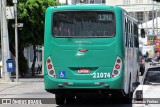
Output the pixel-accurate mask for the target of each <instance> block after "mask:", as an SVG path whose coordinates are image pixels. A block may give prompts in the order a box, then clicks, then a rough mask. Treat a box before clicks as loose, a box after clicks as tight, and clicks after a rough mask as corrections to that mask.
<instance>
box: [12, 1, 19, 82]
mask: <svg viewBox="0 0 160 107" xmlns="http://www.w3.org/2000/svg"><path fill="white" fill-rule="evenodd" d="M13 3H14V10H15V11H14V15H15V49H16V51H15V53H16V54H15V55H16V56H15V57H16V82H18V30H17V27H18V23H17V0H13Z"/></svg>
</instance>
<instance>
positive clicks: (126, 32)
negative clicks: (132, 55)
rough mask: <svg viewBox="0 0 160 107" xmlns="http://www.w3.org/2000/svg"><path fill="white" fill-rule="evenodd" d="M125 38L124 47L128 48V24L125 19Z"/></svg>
mask: <svg viewBox="0 0 160 107" xmlns="http://www.w3.org/2000/svg"><path fill="white" fill-rule="evenodd" d="M125 38H126V40H125V41H126V47H128V23H127V19H125Z"/></svg>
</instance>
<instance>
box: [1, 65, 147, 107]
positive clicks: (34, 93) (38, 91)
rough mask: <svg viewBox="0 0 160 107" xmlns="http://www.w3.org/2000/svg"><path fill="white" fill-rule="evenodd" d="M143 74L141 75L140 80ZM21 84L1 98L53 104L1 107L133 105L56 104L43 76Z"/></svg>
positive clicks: (108, 106)
mask: <svg viewBox="0 0 160 107" xmlns="http://www.w3.org/2000/svg"><path fill="white" fill-rule="evenodd" d="M147 66H149V63H146V68H147ZM141 79H142V76H140V80H141ZM21 82H22V83H21V84H20V85H18V86H16V87H12V88H8V89H5V90H2V91H0V100H2V98H3V99H4V98H5V99H6V98H12V100H13V99H16V98H25V99H27V98H36V99H37V98H38V99H43V100H44V99H45V100H47V101H51V103H53V104H23V105H20V104H1V105H0V107H22V106H23V107H132V104H116V103H113V102H110V100H107V101H104V100H103V101H102V100H99V101H97V100H89V99H87V100H86V101H82V102H80V101H79V102H77V103H75V104H73V105H62V106H59V105H56V104H55V95H54V94H51V93H48V92H46V91H45V90H44V83H43V78H33V79H26V80H25V79H24V80H21Z"/></svg>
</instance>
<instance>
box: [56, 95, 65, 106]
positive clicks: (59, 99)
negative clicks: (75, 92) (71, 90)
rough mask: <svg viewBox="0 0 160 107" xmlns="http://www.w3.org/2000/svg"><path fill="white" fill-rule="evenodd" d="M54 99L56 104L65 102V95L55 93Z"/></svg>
mask: <svg viewBox="0 0 160 107" xmlns="http://www.w3.org/2000/svg"><path fill="white" fill-rule="evenodd" d="M55 97H56V98H55V100H56V104H57V105H63V104H65V96H64V95H62V94H55Z"/></svg>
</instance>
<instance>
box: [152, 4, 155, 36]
mask: <svg viewBox="0 0 160 107" xmlns="http://www.w3.org/2000/svg"><path fill="white" fill-rule="evenodd" d="M154 15H155V12H154V1H153V7H152V21H153V28H152V33H153V35H155V32H154V31H155V30H154V28H155V27H154Z"/></svg>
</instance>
